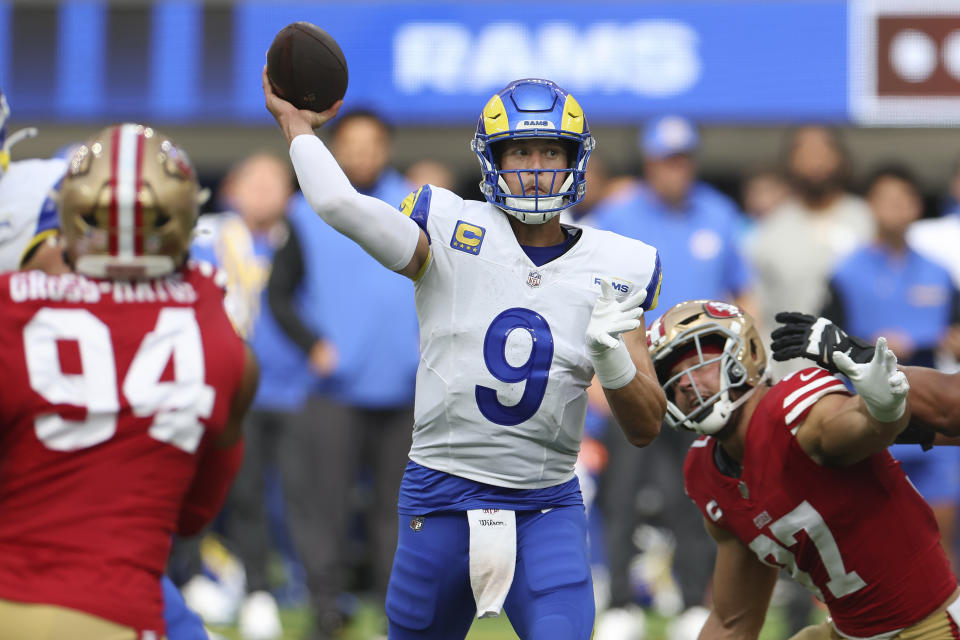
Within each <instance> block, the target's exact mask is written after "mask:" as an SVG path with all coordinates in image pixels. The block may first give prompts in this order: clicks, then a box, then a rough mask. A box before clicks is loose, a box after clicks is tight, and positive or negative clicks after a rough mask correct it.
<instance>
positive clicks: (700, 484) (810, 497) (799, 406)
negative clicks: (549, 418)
mask: <svg viewBox="0 0 960 640" xmlns="http://www.w3.org/2000/svg"><path fill="white" fill-rule="evenodd" d="M837 392H843V393H845V392H846V388H845V387H844V386H843V383H842V382H841V381H840V380H839V379H838V378H837V377H835V376H833V375H831V374H830V373H828V372H827V371H825V370H823V369H819V368H816V367H814V368H810V369H804V370H803V371H799V372H796V373H794V374H792V375H790V376H787V377H786V378H784V379H783V380H781V381H780V382H779V383H778V384H776V385H775V386H774V387H773V388H772V389H770V390H769V391H768V392H767V394H766V396H764V398H763V399H762V400H761V401H760V403H759V404H758V406H757V409H756V412H755V413H754V415H753V417H752V418H751V420H750V425H749V427H748V430H747V436H746V447H745V451H744V457H743V472H742V477H741V478H739V479H738V478H731V477H729V476H726V475H723V474H721V473H720V471H719V470H718V469H717V465H716V463H715V462H714V449H715V448H716V446H717V445H718V441H717V440H716V439H715V438H711V437H704V438H700V439H699V440H697V441H695V442H694V443H693V446H692V447H691V448H690V451H689V452H688V454H687V459H686V463H685V465H684V477H685V481H686V490H687V495H689V496H690V497H691V498H692V499H693V501H694V502H695V503H696V504H697V506H698V507H699V508H700V510H701V511H702V512H703V513H704V515H705V516H706V517H707V518H708V519H709V520H710V521H712V522H713V523H715V524H716V525H718V526H720V527H723V528H724V529H727V530H728V531H730V532H731V533H733V534H734V535H735V536H736V537H737V538H738V539H739V540H740V541H741V542H743V544H744V545H746V546H747V547H749V548H750V549H752V550H753V551H754V553H756V554H757V556H758V557H759V558H760V560H762V561H763V562H764V563H766V564H769V565H773V566H779V567H784V568H786V569H787V570H788V571H789V572H790V573H791V574H792V575H793V577H794V579H795V580H797V581H798V582H800V583H801V584H803V585H804V586H805V587H807V588H808V589H809V590H810V591H811V592H813V593H814V595H816V596H817V598H819V599H820V600H822V601H823V602H825V603H826V605H827V607H828V608H829V609H830V615H831V616H832V617H833V621H834V624H836V626H837V628H838V629H839V630H840V631H841V632H843V633H844V634H846V635H850V636H854V637H860V638H865V637H869V636H873V635H877V634H880V633H884V632H888V631H893V630H896V629H901V628H904V627H908V626H910V625H911V624H913V623H915V622H918V621H920V620H922V619H923V618H924V617H926V616H927V615H928V614H930V613H932V612H933V611H934V610H935V609H936V608H937V607H939V606H940V605H941V604H942V603H943V602H944V601H945V600H946V599H947V597H948V596H949V595H950V594H951V593H952V592H953V590H954V589H955V588H956V586H957V580H956V578H955V577H954V576H953V573H952V572H951V570H950V565H949V563H948V562H947V559H946V556H945V555H944V552H943V549H942V548H941V547H940V533H939V531H938V530H937V524H936V521H935V520H934V517H933V512H932V511H931V510H930V507H928V506H927V503H926V502H924V500H923V498H921V497H920V494H919V493H917V491H916V490H915V489H914V488H913V485H912V484H910V482H909V480H907V477H906V475H904V473H903V471H902V470H901V469H900V463H899V462H897V461H896V460H894V459H893V457H892V456H891V455H890V453H889V452H888V451H882V452H880V453H877V454H875V455H873V456H871V457H869V458H867V459H865V460H861V461H860V462H858V463H856V464H854V465H851V466H849V467H842V468H833V467H822V466H820V465H818V464H817V463H816V462H814V461H813V460H812V459H811V458H810V457H809V456H808V455H807V454H806V453H805V452H804V451H803V449H801V447H800V445H799V443H797V440H796V438H795V437H794V434H795V433H796V429H797V427H798V425H800V424H801V423H802V421H803V420H804V418H805V417H806V415H807V413H809V411H810V407H811V406H813V404H814V403H815V402H816V400H817V399H819V398H820V397H822V396H823V395H826V394H827V393H837Z"/></svg>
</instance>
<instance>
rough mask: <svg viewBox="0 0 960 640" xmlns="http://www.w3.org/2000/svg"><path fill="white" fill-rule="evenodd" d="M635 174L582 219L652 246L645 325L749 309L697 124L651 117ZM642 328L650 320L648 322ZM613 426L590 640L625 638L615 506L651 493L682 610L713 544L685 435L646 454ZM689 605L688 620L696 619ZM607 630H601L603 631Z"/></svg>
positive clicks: (629, 517) (626, 547) (625, 556)
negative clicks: (686, 471)
mask: <svg viewBox="0 0 960 640" xmlns="http://www.w3.org/2000/svg"><path fill="white" fill-rule="evenodd" d="M639 142H640V150H641V152H642V155H643V176H642V179H641V180H640V181H638V182H637V183H636V184H635V185H634V186H633V187H631V188H628V189H624V190H622V191H620V192H618V193H617V195H615V196H612V197H611V198H609V199H607V200H606V201H605V202H604V203H603V204H602V205H601V206H599V207H598V208H597V209H596V210H595V211H593V212H591V214H590V215H589V216H588V218H587V219H586V220H585V223H586V224H590V225H592V226H595V227H599V228H601V229H608V230H610V231H614V232H616V233H620V234H623V235H625V236H628V237H632V238H637V239H639V240H642V241H644V242H646V243H649V244H652V245H654V246H655V247H657V249H658V250H659V251H660V256H661V260H662V261H663V289H662V291H661V294H660V302H659V305H658V307H657V311H656V312H655V313H654V314H652V315H651V316H650V317H648V318H647V322H648V323H652V322H653V321H654V320H656V318H657V317H658V316H659V315H660V314H661V313H662V312H663V311H666V310H667V309H669V308H670V307H672V306H673V305H674V304H676V303H678V302H682V301H684V300H694V299H698V298H700V299H714V300H729V301H731V302H734V303H736V304H738V305H739V306H741V307H743V308H744V309H746V310H747V311H748V312H751V313H752V312H754V305H753V302H752V301H751V295H750V287H751V273H750V270H749V268H748V265H747V262H746V261H745V260H744V258H743V256H742V255H741V253H740V250H739V246H738V236H737V234H738V229H740V227H741V225H742V224H743V222H742V220H743V216H742V213H741V212H740V211H739V209H738V208H737V206H736V204H735V203H734V202H733V201H732V200H731V199H730V198H728V197H727V196H725V195H723V194H722V193H720V192H719V191H717V190H716V189H714V188H713V187H711V186H710V185H708V184H707V183H705V182H703V181H700V180H698V179H697V175H696V174H697V171H696V158H695V154H696V151H697V149H698V147H699V144H700V139H699V135H698V132H697V129H696V127H695V126H694V124H693V123H692V122H690V121H689V120H687V119H686V118H683V117H680V116H676V115H666V116H662V117H659V118H655V119H653V120H651V121H650V122H649V123H648V124H647V125H646V126H645V127H644V129H643V130H642V131H641V133H640V138H639ZM648 326H649V324H648ZM618 431H619V430H618V429H608V430H607V432H608V439H609V440H612V441H609V442H608V449H609V460H608V465H607V469H606V471H605V473H604V476H603V478H602V479H601V483H600V490H599V501H600V502H599V504H600V508H601V510H602V511H603V515H604V521H605V526H606V531H607V536H606V539H607V552H608V554H609V562H610V591H611V601H610V606H611V610H610V611H609V612H607V614H606V615H604V616H603V617H602V618H601V619H600V621H599V623H598V626H597V636H596V638H597V640H605V639H606V638H612V637H627V636H625V635H622V634H623V633H625V632H626V633H629V631H628V630H627V629H626V628H625V627H624V628H621V627H620V626H619V625H618V624H617V623H616V622H615V621H616V620H618V619H624V620H626V616H624V615H623V614H622V612H621V611H618V608H624V607H627V606H628V605H629V604H630V602H631V600H632V599H633V598H632V594H631V591H630V588H631V586H630V582H629V576H628V567H629V565H630V559H631V557H632V556H633V555H634V554H635V552H636V551H635V549H633V546H632V543H631V540H632V534H633V531H634V528H635V527H636V524H637V520H638V518H637V515H638V514H637V513H636V511H635V510H632V509H624V508H623V505H625V504H626V505H633V504H636V502H637V500H636V496H637V494H638V492H639V491H640V489H641V488H643V489H645V490H644V492H643V493H644V495H648V496H652V495H653V494H658V496H659V497H658V498H656V499H654V502H657V503H658V504H660V505H661V506H660V507H657V508H654V509H653V511H655V512H656V513H649V514H643V515H644V519H647V520H650V521H654V520H657V521H658V524H661V525H663V526H665V527H666V528H668V529H671V530H672V531H673V534H674V535H675V536H676V539H677V547H678V549H679V550H680V552H678V553H677V554H675V557H674V569H675V574H676V577H677V581H678V583H679V588H680V591H681V595H682V598H683V602H684V603H685V606H686V607H688V608H694V607H699V606H700V605H702V604H703V603H704V598H705V595H706V589H707V584H708V583H709V581H710V567H712V566H713V555H712V554H713V546H712V545H711V544H709V539H708V538H707V537H706V534H704V532H703V529H702V527H701V526H699V525H700V516H699V513H697V511H696V509H691V508H690V504H689V501H688V500H687V499H686V497H685V496H684V495H683V486H682V485H683V483H681V482H677V480H676V479H677V478H678V477H681V476H682V469H683V460H684V456H685V454H686V450H687V448H688V446H689V444H690V440H691V439H692V438H691V435H690V434H686V433H680V432H678V431H674V430H672V429H664V430H663V431H661V434H660V437H659V438H658V439H657V441H656V442H654V444H653V445H651V446H650V447H647V448H646V449H632V448H631V447H624V446H621V445H622V443H618V442H616V439H617V438H621V439H622V436H619V435H618ZM703 614H704V611H703V610H700V609H695V610H694V611H691V612H690V613H689V614H688V615H689V616H690V617H697V616H701V617H703V618H704V619H705V616H704V615H703ZM608 625H609V629H608V628H607V627H608Z"/></svg>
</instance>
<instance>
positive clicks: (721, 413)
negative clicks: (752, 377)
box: [656, 326, 754, 435]
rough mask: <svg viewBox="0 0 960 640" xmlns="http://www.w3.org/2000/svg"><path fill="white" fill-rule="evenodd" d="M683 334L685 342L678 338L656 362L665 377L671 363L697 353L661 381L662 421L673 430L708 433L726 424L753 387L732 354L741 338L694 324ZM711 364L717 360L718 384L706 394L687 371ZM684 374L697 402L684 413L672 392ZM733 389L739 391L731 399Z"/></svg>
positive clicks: (716, 430) (741, 340)
mask: <svg viewBox="0 0 960 640" xmlns="http://www.w3.org/2000/svg"><path fill="white" fill-rule="evenodd" d="M721 336H722V337H721ZM685 337H686V338H687V341H686V342H680V338H679V337H678V339H677V340H678V344H677V345H676V346H675V347H674V348H673V349H672V350H671V351H670V352H667V353H665V354H664V356H663V360H665V361H661V362H659V363H657V364H656V367H657V370H658V372H659V370H660V369H661V368H663V369H665V370H666V372H665V376H664V377H666V376H667V375H669V371H670V369H672V367H673V364H674V363H677V362H680V361H681V360H683V359H686V358H687V357H689V356H691V355H694V354H696V355H697V356H698V361H696V362H694V363H693V364H691V365H690V366H688V367H686V368H684V369H682V370H680V371H677V372H676V373H674V374H673V375H670V376H669V377H667V378H666V381H665V382H663V384H662V387H663V390H664V393H665V394H666V396H667V415H666V421H667V424H669V425H670V426H671V427H673V428H675V429H679V428H684V429H689V430H691V431H696V432H697V433H700V434H703V435H712V434H715V433H717V432H718V431H720V430H721V429H723V428H724V427H725V426H726V425H727V423H728V422H729V420H730V418H731V416H733V413H734V411H735V410H736V409H737V407H739V406H740V405H742V404H743V403H744V402H745V401H746V400H747V398H749V397H750V395H751V393H752V392H753V391H754V387H750V386H747V385H746V378H747V371H746V369H745V368H744V367H743V366H742V365H741V364H740V363H739V362H737V358H736V354H737V353H739V352H740V350H741V349H742V348H743V339H742V338H741V337H739V336H736V335H734V334H733V333H732V332H730V331H729V330H727V329H725V328H723V327H719V326H718V327H715V328H712V329H711V328H710V327H697V328H696V329H692V330H691V331H690V335H689V336H685ZM718 339H719V340H718ZM720 341H722V345H723V346H722V347H721V346H718V342H720ZM714 363H719V376H720V380H719V386H718V390H717V391H716V392H715V393H713V394H710V395H708V394H709V391H708V390H705V389H700V388H699V387H698V386H697V381H696V378H695V377H694V376H692V375H690V374H692V373H693V372H694V371H695V370H697V369H702V368H703V367H706V366H710V365H713V364H714ZM688 375H689V381H690V385H691V388H692V390H693V392H694V393H695V394H696V396H697V402H696V405H695V406H694V408H693V409H690V410H689V411H688V412H686V413H684V412H683V410H681V409H680V407H679V406H677V404H676V401H675V400H676V394H675V392H676V385H677V384H678V383H679V382H680V380H681V379H682V378H683V377H684V376H688ZM737 390H742V391H743V393H741V394H739V395H738V397H736V399H734V397H733V394H732V393H731V392H735V391H737Z"/></svg>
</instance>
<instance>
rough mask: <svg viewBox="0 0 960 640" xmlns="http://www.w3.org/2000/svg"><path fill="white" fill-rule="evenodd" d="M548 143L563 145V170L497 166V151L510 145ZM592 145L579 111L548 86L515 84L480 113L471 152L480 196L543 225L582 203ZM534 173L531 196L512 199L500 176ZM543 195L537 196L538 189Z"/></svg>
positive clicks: (526, 220)
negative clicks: (476, 161)
mask: <svg viewBox="0 0 960 640" xmlns="http://www.w3.org/2000/svg"><path fill="white" fill-rule="evenodd" d="M523 139H547V140H555V141H559V142H561V143H563V146H564V147H565V148H566V149H567V167H565V168H562V169H509V170H504V169H502V168H501V164H500V154H499V153H498V152H499V147H500V146H501V145H502V144H503V143H505V142H507V141H511V140H523ZM595 146H596V142H595V141H594V139H593V137H592V136H591V135H590V132H589V129H588V128H587V124H586V119H585V118H584V116H583V112H582V110H581V109H580V105H579V104H577V102H576V100H574V99H573V97H572V96H570V95H569V94H567V93H566V92H565V91H564V90H563V89H561V88H560V87H558V86H557V85H555V84H554V83H552V82H550V81H549V80H536V79H530V80H518V81H516V82H513V83H511V84H510V85H508V86H507V87H506V88H505V89H504V90H503V91H501V92H499V93H498V94H496V95H495V96H493V98H491V99H490V101H489V102H488V103H487V105H486V107H484V110H483V113H482V114H481V116H480V121H479V123H478V125H477V133H476V135H475V136H474V138H473V140H472V141H471V142H470V148H471V149H473V151H474V152H475V153H476V154H477V158H478V159H479V161H480V168H481V172H482V174H483V181H481V182H480V190H481V192H482V193H483V195H484V197H485V198H486V199H487V201H488V202H490V203H491V204H493V205H495V206H497V207H499V208H500V209H502V210H503V211H504V212H506V213H508V214H510V215H512V216H513V217H515V218H517V219H518V220H520V221H521V222H524V223H527V224H543V223H545V222H547V221H548V220H550V219H552V218H554V217H555V216H557V215H558V214H559V213H560V212H561V211H563V210H564V209H566V208H568V207H571V206H573V205H574V204H576V203H577V202H580V200H582V199H583V196H584V194H585V193H586V187H587V184H586V170H587V161H588V160H589V158H590V153H591V152H592V151H593V149H594V147H595ZM530 173H534V174H535V175H534V178H535V180H534V184H533V189H532V191H533V193H525V192H522V193H513V192H512V191H511V189H510V188H509V186H508V185H507V181H506V180H505V176H506V175H507V174H516V175H517V177H518V178H519V182H520V184H521V185H522V184H523V175H522V174H530ZM541 186H544V187H549V188H546V189H544V191H546V192H548V193H547V194H543V195H541V194H540V193H539V187H541Z"/></svg>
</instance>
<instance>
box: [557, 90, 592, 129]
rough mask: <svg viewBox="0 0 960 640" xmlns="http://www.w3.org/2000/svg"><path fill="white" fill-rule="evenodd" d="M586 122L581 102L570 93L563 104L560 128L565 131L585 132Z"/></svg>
mask: <svg viewBox="0 0 960 640" xmlns="http://www.w3.org/2000/svg"><path fill="white" fill-rule="evenodd" d="M585 122H586V120H585V119H584V117H583V109H581V108H580V103H579V102H577V101H576V99H575V98H574V97H573V96H571V95H569V94H568V95H567V99H566V101H565V102H564V104H563V120H561V122H560V128H561V129H563V130H564V131H572V132H574V133H583V126H584V123H585Z"/></svg>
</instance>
